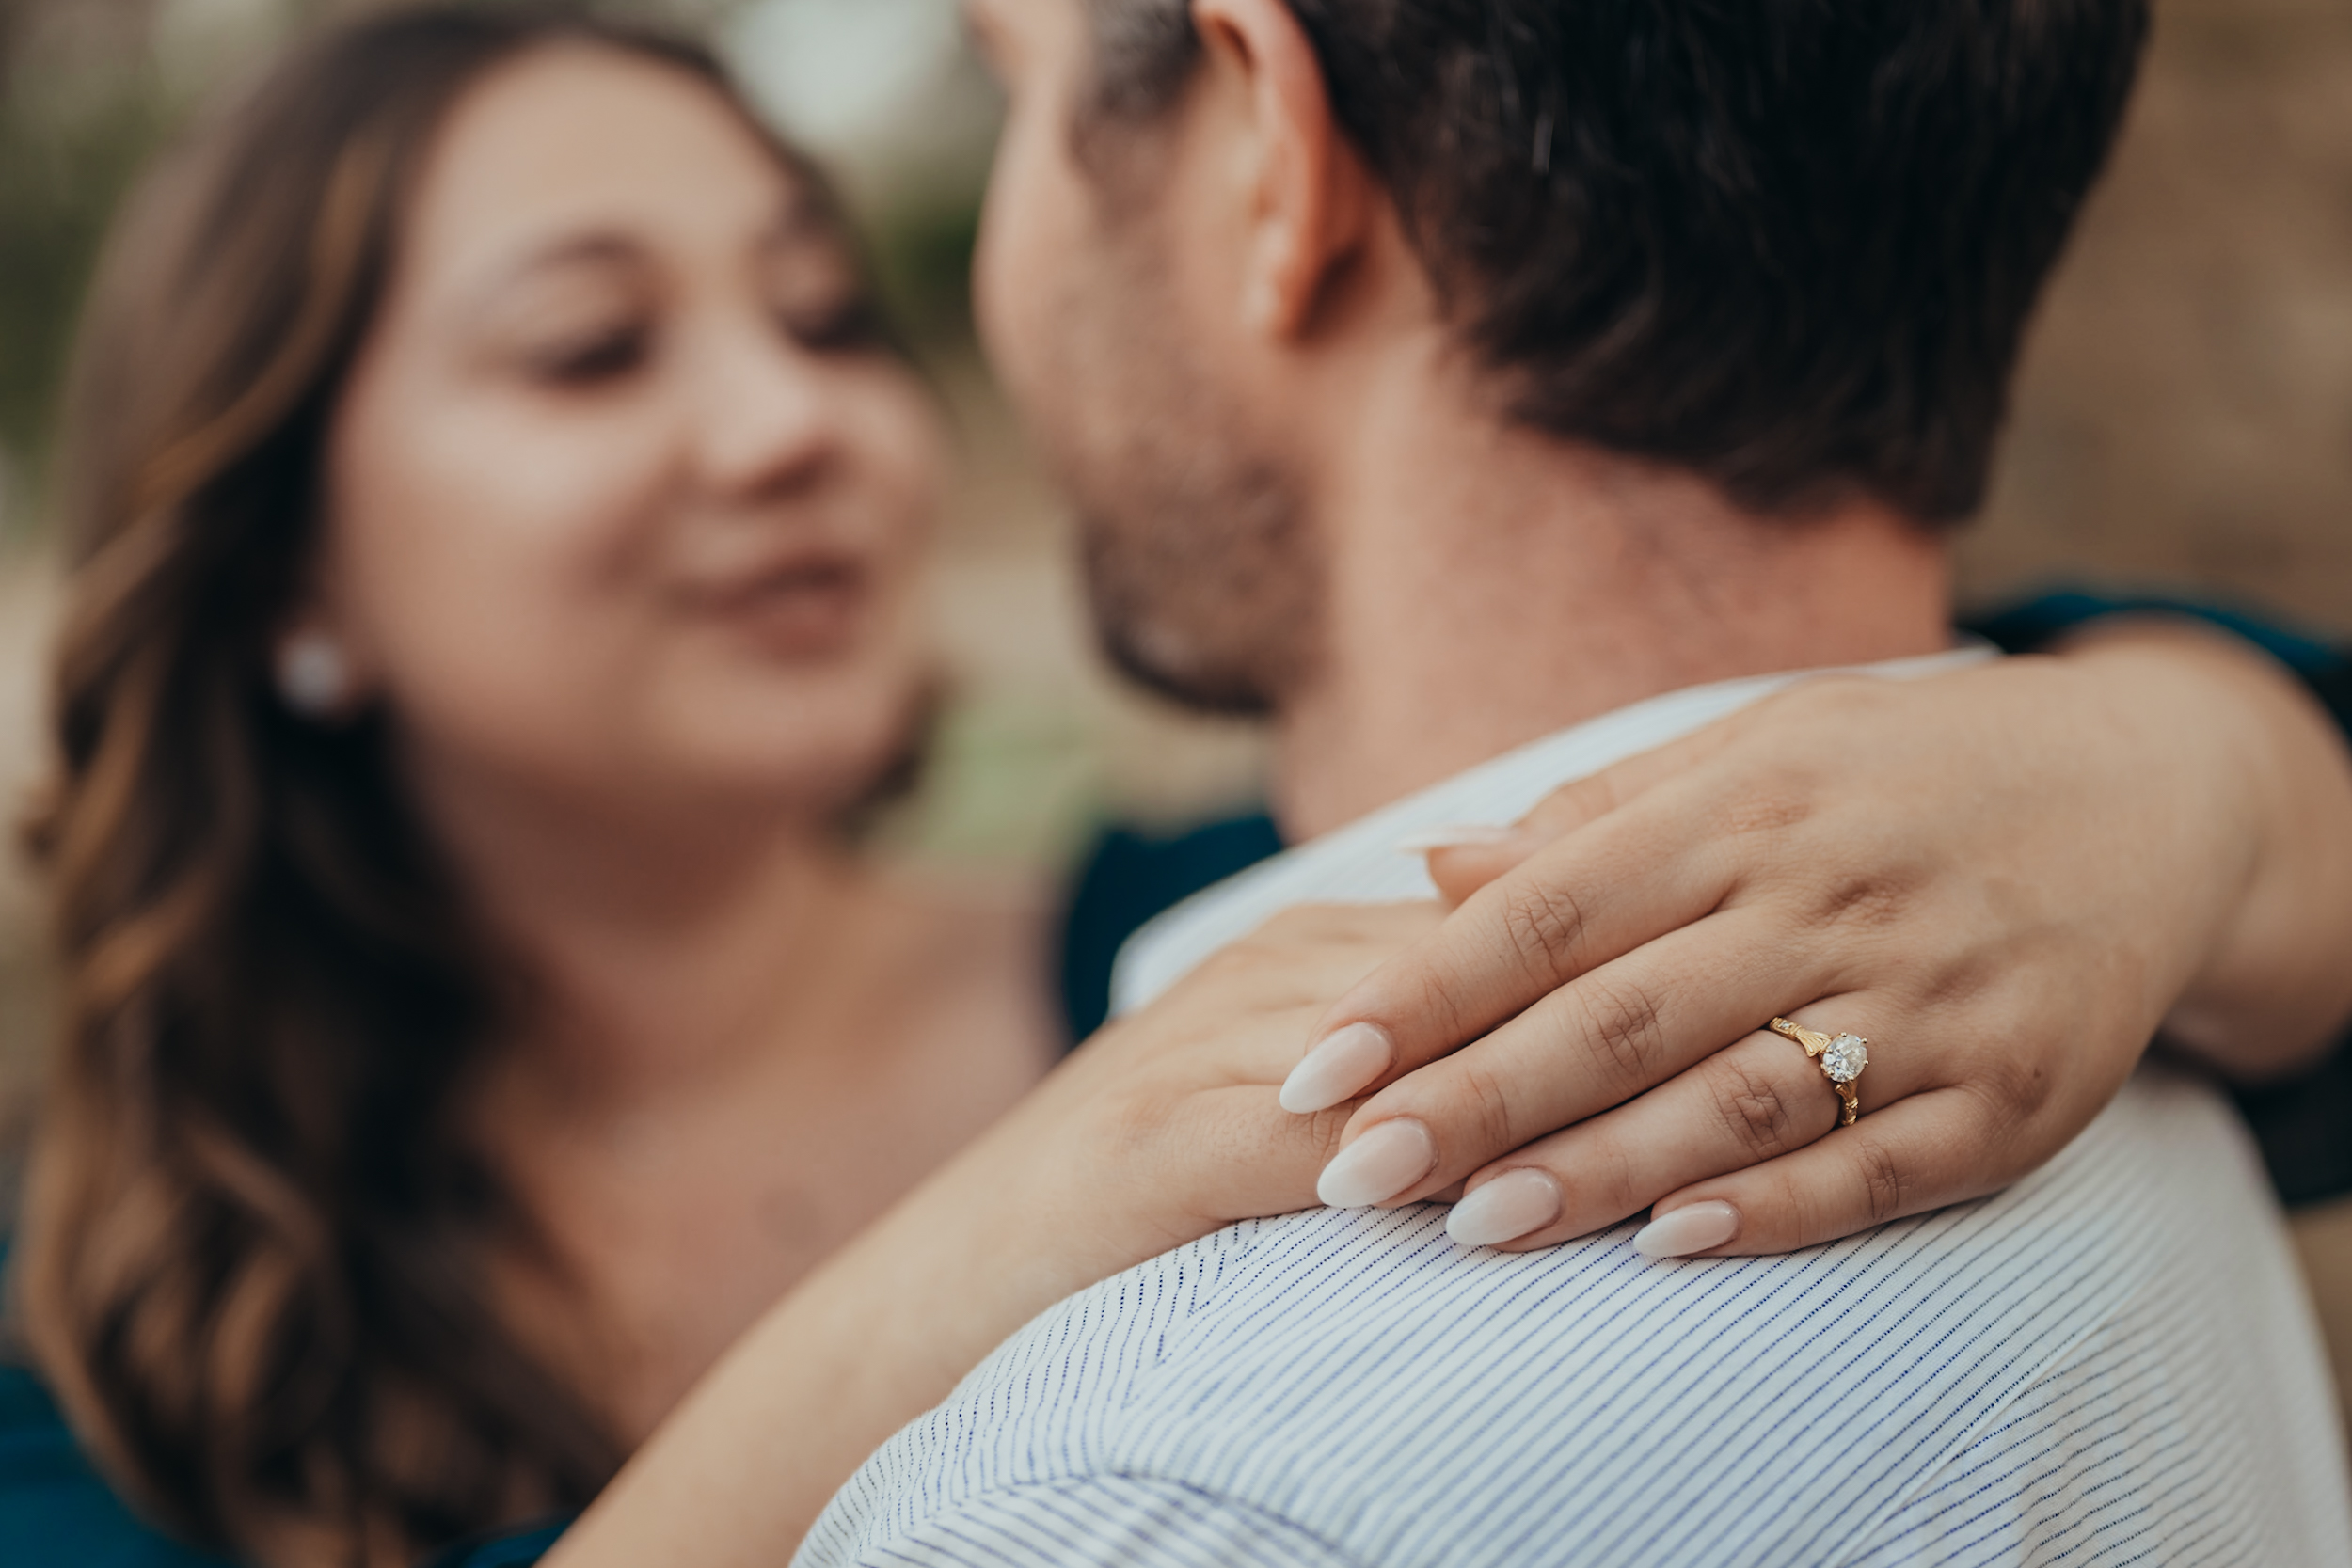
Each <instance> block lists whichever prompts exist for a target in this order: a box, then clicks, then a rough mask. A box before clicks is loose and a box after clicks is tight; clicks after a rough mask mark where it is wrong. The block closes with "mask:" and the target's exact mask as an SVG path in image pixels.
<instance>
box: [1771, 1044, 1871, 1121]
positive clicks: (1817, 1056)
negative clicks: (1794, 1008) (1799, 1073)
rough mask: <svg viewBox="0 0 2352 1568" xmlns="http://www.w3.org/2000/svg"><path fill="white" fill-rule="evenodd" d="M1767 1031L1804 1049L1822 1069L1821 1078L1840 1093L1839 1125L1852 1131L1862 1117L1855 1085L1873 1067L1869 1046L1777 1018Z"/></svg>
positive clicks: (1838, 1096) (1838, 1094)
mask: <svg viewBox="0 0 2352 1568" xmlns="http://www.w3.org/2000/svg"><path fill="white" fill-rule="evenodd" d="M1766 1027H1768V1028H1770V1029H1771V1030H1772V1033H1773V1034H1775V1035H1779V1036H1781V1037H1783V1038H1785V1039H1792V1040H1795V1041H1796V1042H1797V1043H1798V1044H1799V1045H1802V1046H1804V1053H1805V1054H1806V1055H1808V1056H1810V1057H1812V1058H1813V1059H1814V1061H1816V1062H1817V1063H1819V1064H1820V1069H1821V1076H1822V1077H1824V1078H1826V1079H1828V1080H1829V1086H1830V1087H1831V1088H1833V1089H1836V1091H1837V1100H1838V1103H1839V1104H1840V1105H1841V1106H1842V1107H1843V1109H1842V1110H1841V1111H1840V1112H1839V1114H1838V1117H1837V1125H1838V1126H1840V1127H1851V1126H1852V1125H1853V1124H1854V1118H1855V1117H1859V1116H1860V1115H1862V1096H1861V1094H1860V1093H1859V1092H1858V1091H1857V1090H1856V1089H1855V1088H1854V1085H1855V1083H1856V1082H1857V1081H1858V1080H1860V1078H1861V1077H1862V1069H1864V1068H1866V1067H1868V1066H1869V1065H1870V1042H1869V1041H1868V1040H1866V1039H1864V1038H1863V1037H1861V1036H1860V1035H1824V1034H1822V1033H1821V1032H1820V1030H1819V1029H1808V1028H1806V1027H1805V1026H1804V1024H1802V1023H1791V1022H1788V1020H1787V1019H1785V1018H1776V1019H1774V1020H1772V1022H1771V1023H1770V1024H1768V1025H1766Z"/></svg>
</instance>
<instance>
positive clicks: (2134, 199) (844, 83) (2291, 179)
mask: <svg viewBox="0 0 2352 1568" xmlns="http://www.w3.org/2000/svg"><path fill="white" fill-rule="evenodd" d="M342 8H345V7H341V6H338V5H337V4H335V3H334V0H0V95H4V96H0V805H5V807H6V809H7V811H8V815H9V816H13V815H14V813H15V809H16V806H17V804H18V802H19V801H20V800H21V799H22V796H23V792H24V789H25V788H26V787H27V785H28V784H29V783H30V782H31V781H32V780H33V779H34V778H35V777H36V776H37V775H38V773H39V770H40V764H41V759H42V753H41V750H40V744H41V743H40V732H39V722H38V721H39V715H40V680H41V663H42V655H43V646H44V640H45V636H46V626H47V625H48V622H49V617H50V615H51V613H52V605H53V597H54V596H53V594H52V591H51V581H52V563H51V561H52V554H51V552H52V541H51V539H50V536H49V534H48V531H47V530H46V529H45V527H44V524H43V507H42V483H43V471H42V454H43V449H44V444H45V441H46V438H47V436H48V433H49V427H50V419H51V410H52V406H53V398H54V392H55V388H56V376H57V372H58V369H59V366H60V363H61V361H62V359H63V356H64V355H65V352H66V347H67V344H68V341H69V338H70V335H71V331H72V323H73V317H74V311H75V305H76V301H77V298H78V296H79V294H80V292H81V288H82V284H83V280H84V278H85V277H86V275H87V270H88V265H89V261H90V258H91V255H92V252H93V249H94V247H95V245H96V244H97V242H98V239H99V236H100V234H101V232H102V230H103V226H104V224H105V222H106V219H107V216H108V214H109V212H110V210H111V208H112V205H113V203H114V202H115V200H116V199H117V198H118V196H119V193H120V191H121V190H122V188H123V186H124V184H125V182H126V181H127V180H128V178H129V177H130V176H131V174H132V172H133V171H134V169H135V167H136V166H137V165H138V163H139V162H140V160H141V159H142V158H143V157H144V156H145V155H146V153H147V152H148V151H149V150H151V149H152V148H153V147H155V146H156V145H157V144H158V142H159V141H161V140H162V139H164V138H166V137H167V136H168V135H170V133H171V130H172V127H173V126H174V124H175V123H177V122H178V121H179V120H180V119H182V118H183V116H184V115H185V114H187V113H188V112H189V110H190V108H191V107H192V106H193V105H194V104H196V103H199V102H200V101H201V100H202V99H203V98H204V97H205V96H206V95H207V94H209V93H211V92H214V91H215V90H217V89H219V88H220V87H222V86H223V85H224V84H229V83H233V81H234V80H235V79H236V78H237V77H238V75H239V74H240V73H241V72H243V71H246V70H248V69H249V68H250V67H251V65H252V63H253V62H254V61H255V60H256V59H257V58H258V57H260V56H261V55H262V54H264V53H265V52H266V51H267V50H268V49H269V48H270V47H271V45H272V44H273V42H274V41H275V40H278V39H279V38H282V37H283V36H284V35H285V34H286V33H287V32H288V31H289V30H290V29H293V28H295V27H298V26H299V25H301V24H302V23H303V22H304V21H305V20H306V19H310V18H313V17H316V16H319V15H323V14H328V13H331V12H334V11H336V10H338V9H342ZM615 8H616V9H636V10H640V11H645V12H650V13H652V14H656V15H660V16H665V17H668V18H671V19H673V20H675V21H677V22H679V23H681V24H686V25H688V26H691V27H694V28H697V29H707V31H708V32H709V33H710V34H711V36H712V37H714V38H715V39H716V40H718V41H719V42H720V44H721V45H722V46H723V49H724V51H725V52H726V54H727V55H729V57H730V58H731V59H732V60H733V61H734V63H735V65H736V67H737V69H738V70H739V71H740V73H741V74H742V75H743V77H744V78H745V79H746V81H747V82H748V83H749V84H750V85H751V87H753V89H754V91H755V96H756V97H757V98H758V99H759V100H760V102H761V103H763V104H765V105H766V106H767V107H768V108H769V109H770V110H771V112H772V113H773V114H775V115H776V116H777V117H778V119H780V120H781V121H782V122H783V123H784V124H785V126H786V127H787V130H788V131H790V132H791V133H792V134H793V135H796V136H797V137H799V138H800V139H801V140H803V143H804V144H806V145H810V146H812V147H814V148H815V149H817V150H818V151H819V152H820V153H822V154H823V155H824V156H825V157H826V158H827V159H828V160H829V161H830V162H831V163H832V165H833V166H834V169H835V171H836V172H837V173H838V175H839V176H840V178H841V180H842V181H843V182H844V184H845V186H846V188H847V189H848V190H849V192H850V195H851V197H852V199H853V201H854V203H855V204H856V206H857V207H858V208H859V209H860V211H861V212H862V213H863V214H865V216H866V219H867V221H868V223H869V225H870V229H871V232H872V233H873V235H874V236H875V245H876V252H877V256H878V259H879V262H880V265H881V268H882V273H883V276H884V278H885V280H886V284H887V287H888V290H889V292H890V293H891V295H892V297H893V299H894V301H895V302H896V304H897V306H898V309H899V310H900V312H901V314H902V316H903V319H904V320H905V321H906V322H907V324H908V325H910V327H911V328H912V330H913V332H914V336H915V339H916V341H917V342H918V343H919V345H920V346H921V350H922V352H923V354H924V355H925V356H926V357H927V358H928V359H929V360H930V362H931V364H932V365H933V367H934V368H935V371H936V373H937V375H938V377H939V380H940V383H941V385H942V386H943V388H945V389H946V394H947V396H948V397H949V399H950V401H951V402H952V403H953V404H954V405H955V407H956V410H957V413H958V416H959V420H960V423H961V428H962V431H963V435H964V439H965V446H966V452H965V456H966V463H967V473H966V478H965V483H964V484H963V486H962V489H961V497H960V499H959V502H958V505H957V508H956V512H955V515H954V516H953V518H952V520H951V523H950V527H949V530H948V534H947V539H946V556H945V568H944V571H943V572H942V574H941V580H940V613H941V619H942V624H943V626H944V627H945V641H946V656H947V657H948V659H949V661H950V664H951V666H952V670H953V673H954V676H955V681H956V696H955V700H954V702H953V705H952V706H951V709H950V712H949V716H948V719H947V721H946V734H945V736H944V739H943V742H942V748H941V755H940V759H939V764H938V766H937V768H936V769H935V771H934V776H933V779H932V781H931V784H930V786H929V787H928V788H927V790H926V792H925V793H924V795H923V797H922V799H921V800H919V801H918V802H917V804H916V805H915V807H914V809H913V812H912V815H911V816H910V818H909V820H908V821H907V822H906V823H904V824H903V825H901V827H900V828H899V830H898V832H899V833H900V836H901V838H902V839H903V841H904V842H905V844H906V845H907V846H908V847H909V850H910V852H913V853H917V854H921V855H924V856H927V857H931V858H935V859H941V860H946V861H952V862H956V863H964V864H969V865H971V866H974V867H976V868H979V869H982V870H987V871H1007V872H1013V873H1030V874H1039V873H1044V874H1050V873H1052V872H1054V871H1056V870H1057V869H1059V868H1060V867H1061V866H1062V865H1063V864H1064V863H1066V861H1067V859H1068V857H1069V856H1070V855H1071V854H1072V853H1073V851H1074V850H1075V849H1076V848H1077V847H1079V846H1080V845H1081V843H1082V842H1083V840H1084V838H1085V835H1086V834H1087V832H1089V828H1090V826H1091V825H1092V824H1094V823H1096V822H1098V821H1100V820H1101V819H1103V818H1104V817H1106V816H1119V817H1125V818H1138V817H1139V818H1143V819H1147V820H1152V819H1156V820H1162V821H1168V822H1174V821H1178V820H1182V819H1184V818H1186V817H1190V816H1200V815H1206V814H1210V813H1214V812H1216V811H1218V810H1220V809H1221V808H1224V807H1227V806H1230V805H1232V804H1234V803H1236V802H1238V801H1240V800H1246V799H1248V797H1249V795H1250V793H1251V791H1252V787H1253V781H1254V779H1255V776H1256V769H1257V767H1258V758H1259V751H1258V747H1257V744H1256V741H1255V739H1254V737H1253V736H1251V735H1250V734H1249V733H1248V731H1247V730H1246V729H1243V728H1239V727H1235V726H1216V725H1206V724H1201V723H1199V722H1194V721H1183V720H1180V719H1178V718H1176V717H1175V716H1173V715H1171V714H1169V713H1168V712H1167V711H1165V710H1164V709H1161V708H1158V707H1155V706H1152V705H1149V704H1147V703H1145V702H1144V701H1143V700H1141V699H1139V698H1136V697H1134V696H1132V695H1129V694H1126V693H1123V692H1121V691H1120V690H1118V689H1114V688H1113V687H1112V686H1111V685H1110V683H1109V682H1108V681H1107V680H1105V679H1104V677H1103V676H1101V675H1100V674H1099V673H1096V671H1095V669H1094V667H1093V665H1092V664H1091V662H1090V660H1089V643H1088V638H1087V633H1086V630H1085V626H1084V620H1083V614H1082V610H1081V607H1080V605H1079V602H1078V599H1077V596H1076V594H1075V591H1074V585H1073V580H1072V577H1071V573H1070V569H1069V566H1068V563H1067V560H1066V551H1065V549H1064V547H1063V539H1062V533H1061V529H1062V519H1061V517H1060V515H1059V514H1058V512H1057V506H1056V503H1055V501H1054V499H1053V498H1052V496H1051V495H1050V493H1049V492H1048V491H1047V490H1046V488H1045V487H1044V486H1043V485H1042V483H1041V482H1040V479H1039V477H1038V475H1037V473H1036V470H1035V467H1034V466H1033V464H1032V462H1031V460H1030V458H1029V455H1028V454H1027V452H1026V451H1025V449H1024V447H1023V445H1022V443H1021V439H1020V436H1019V434H1018V432H1017V430H1016V429H1015V428H1014V426H1013V424H1012V422H1011V420H1009V417H1008V415H1007V412H1006V410H1005V408H1004V406H1003V404H1001V402H1000V401H999V400H998V399H997V398H996V397H995V395H994V394H993V390H992V388H991V387H990V385H989V382H988V379H987V375H986V372H985V371H984V369H983V368H982V367H981V365H980V363H979V360H978V357H977V353H976V351H975V349H974V346H973V343H972V341H971V333H970V324H969V317H968V312H967V308H966V304H965V297H964V283H965V277H964V273H965V265H966V261H967V259H968V255H969V249H970V244H971V238H972V234H973V230H974V224H975V219H976V216H977V203H978V197H979V192H980V187H981V182H982V179H983V176H984V173H985V170H986V166H987V159H988V153H989V147H990V141H991V138H992V134H993V122H994V117H995V113H996V104H995V101H994V98H993V93H992V91H991V89H990V87H988V85H987V83H986V81H985V80H984V78H983V77H982V75H981V73H980V72H979V71H978V70H977V67H976V66H975V64H974V62H973V61H972V59H971V58H970V56H969V55H968V54H967V53H966V51H965V49H964V45H963V40H962V37H961V30H960V27H959V24H958V22H957V19H956V13H955V9H954V4H953V0H667V3H658V0H644V3H641V4H639V5H636V6H634V7H628V6H619V7H615ZM2158 16H2159V31H2158V35H2157V41H2156V45H2155V50H2154V54H2153V58H2152V59H2151V61H2150V62H2149V70H2148V71H2147V74H2146V76H2145V78H2144V80H2143V83H2142V86H2141V88H2140V92H2139V97H2138V100H2137V106H2136V108H2135V110H2134V114H2133V119H2132V123H2131V127H2130V130H2129V132H2128V134H2127V135H2126V137H2125V140H2124V143H2123V147H2122V152H2121V154H2120V156H2119V157H2118V159H2117V162H2116V165H2115V167H2114V169H2113V171H2112V173H2111V175H2110V176H2109V178H2108V180H2107V182H2106V185H2105V186H2104V188H2103V189H2102V191H2101V193H2100V195H2099V196H2098V198H2096V200H2095V201H2094V203H2093V205H2092V209H2091V212H2090V216H2089V218H2088V221H2087V223H2086V224H2085V227H2084V230H2083V231H2082V233H2081V235H2080V237H2079V238H2078V240H2077V241H2076V243H2075V245H2074V250H2073V252H2072V254H2071V257H2070V259H2069V260H2068V261H2067V263H2066V266H2065V269H2064V271H2063V273H2062V275H2061V277H2060V278H2059V281H2058V286H2057V288H2056V291H2055V293H2053V295H2052V297H2051V298H2050V300H2049V302H2048V304H2047V306H2046V308H2045V309H2044V311H2043V313H2042V320H2041V322H2040V325H2039V326H2038V328H2037V331H2036V335H2035V339H2034V341H2033V345H2032V348H2031V351H2030V353H2029V356H2028V360H2027V369H2026V375H2025V379H2024V384H2023V388H2022V389H2021V392H2020V395H2019V398H2018V402H2017V407H2016V414H2015V419H2014V421H2013V426H2012V429H2011V432H2010V437H2009V443H2008V447H2007V454H2006V459H2005V463H2004V467H2003V469H2002V473H2001V478H2000V481H1999V483H1998V485H1997V488H1996V490H1995V493H1994V501H1993V504H1992V507H1991V509H1990V513H1989V515H1987V517H1986V518H1985V519H1984V521H1983V523H1982V524H1981V525H1980V526H1979V529H1978V530H1977V531H1976V532H1975V533H1974V535H1973V537H1972V538H1971V541H1970V543H1969V544H1968V546H1967V548H1966V552H1965V563H1966V588H1967V592H1968V594H1969V596H1970V598H1971V599H1972V600H1981V599H1984V598H1987V597H1990V596H1994V595H1997V594H2005V593H2009V592H2010V591H2014V590H2023V589H2027V588H2031V587H2036V586H2040V585H2043V584H2047V583H2051V582H2054V581H2060V580H2072V581H2088V582H2106V583H2111V584H2133V585H2146V586H2151V587H2172V588H2185V589H2188V590H2191V591H2194V592H2197V593H2200V594H2205V595H2208V596H2214V595H2219V596H2222V597H2225V598H2234V599H2242V600H2244V601H2245V602H2247V603H2249V604H2252V605H2257V606H2264V607H2267V608H2268V609H2269V610H2272V611H2274V612H2279V613H2283V614H2285V615H2287V616H2289V617H2290V618H2292V619H2294V620H2296V621H2299V622H2301V623H2303V624H2305V625H2307V626H2310V627H2312V628H2315V629H2317V630H2319V631H2322V632H2326V633H2329V634H2334V635H2352V5H2347V4H2346V3H2345V0H2158ZM2183 739H2184V744H2194V743H2195V737H2193V736H2184V737H2183ZM30 909H31V899H30V896H29V894H28V892H27V890H26V889H25V887H24V883H23V879H22V877H21V874H20V873H19V871H18V868H17V867H16V865H15V863H14V861H13V857H12V854H11V855H8V856H0V1095H5V1096H6V1097H7V1099H8V1102H11V1103H14V1104H17V1105H22V1104H23V1102H24V1101H23V1097H22V1095H21V1093H11V1092H9V1091H10V1090H11V1089H13V1088H18V1087H21V1085H23V1084H24V1081H25V1077H26V1069H28V1067H29V1065H30V1063H31V1061H32V1059H33V1057H34V1056H35V1054H36V1053H37V1049H38V1040H39V1037H40V1024H39V1017H40V975H39V971H40V965H39V961H38V957H37V954H38V944H37V942H36V940H35V936H34V932H33V927H32V921H31V918H30ZM0 1164H5V1159H4V1158H0ZM2302 1231H2303V1234H2304V1237H2305V1240H2306V1243H2307V1247H2308V1248H2309V1251H2310V1256H2311V1259H2312V1264H2313V1267H2314V1269H2315V1270H2316V1271H2320V1272H2323V1273H2329V1274H2331V1275H2332V1276H2333V1278H2334V1286H2333V1289H2332V1291H2331V1292H2330V1293H2331V1294H2332V1295H2333V1296H2334V1298H2335V1299H2336V1300H2338V1301H2339V1302H2343V1301H2352V1210H2344V1211H2339V1212H2335V1213H2332V1214H2321V1215H2316V1216H2312V1217H2310V1218H2307V1219H2306V1220H2305V1222H2303V1225H2302ZM2338 1342H2339V1350H2340V1353H2341V1352H2342V1351H2343V1350H2344V1349H2345V1348H2346V1347H2352V1324H2346V1325H2342V1326H2341V1328H2340V1331H2339V1334H2338ZM2340 1366H2342V1369H2343V1371H2344V1379H2343V1381H2344V1383H2345V1384H2346V1385H2347V1386H2352V1364H2344V1363H2342V1362H2340Z"/></svg>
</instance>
